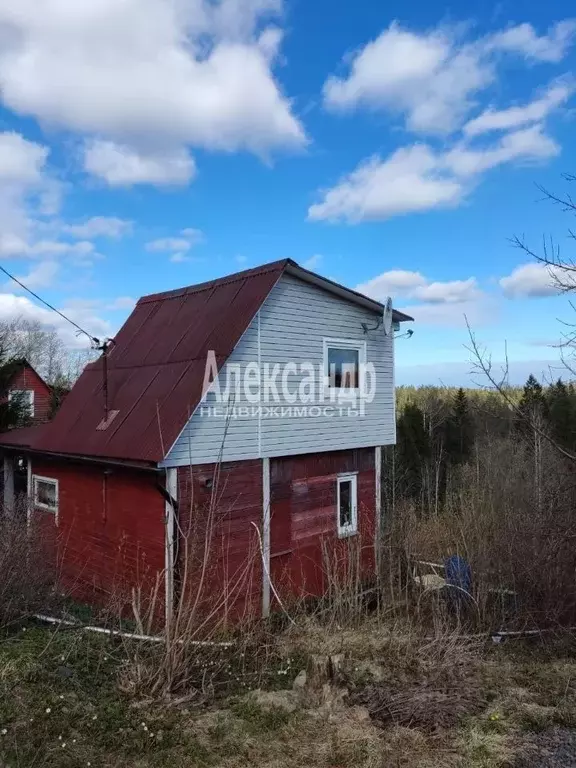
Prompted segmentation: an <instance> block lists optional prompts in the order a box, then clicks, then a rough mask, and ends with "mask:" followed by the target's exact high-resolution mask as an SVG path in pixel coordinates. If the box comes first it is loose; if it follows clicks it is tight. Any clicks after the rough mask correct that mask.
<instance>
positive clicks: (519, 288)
mask: <svg viewBox="0 0 576 768" xmlns="http://www.w3.org/2000/svg"><path fill="white" fill-rule="evenodd" d="M555 276H556V277H562V275H561V274H560V273H559V272H558V270H555V268H554V267H547V266H546V265H545V264H539V263H538V262H531V263H528V264H522V265H520V266H519V267H516V269H514V270H513V271H512V273H511V274H510V275H508V276H507V277H502V278H501V279H500V281H499V282H500V286H501V288H502V290H503V291H504V293H505V295H506V296H508V298H511V299H519V298H542V297H544V296H554V295H556V294H558V293H559V292H560V291H559V288H558V284H557V282H556V280H555Z"/></svg>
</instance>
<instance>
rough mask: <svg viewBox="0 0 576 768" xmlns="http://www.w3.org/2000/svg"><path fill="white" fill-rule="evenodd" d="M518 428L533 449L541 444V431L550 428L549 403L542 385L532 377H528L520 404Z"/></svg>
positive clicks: (517, 420)
mask: <svg viewBox="0 0 576 768" xmlns="http://www.w3.org/2000/svg"><path fill="white" fill-rule="evenodd" d="M518 411H519V413H518V416H517V419H516V427H517V429H518V431H519V432H520V433H521V434H522V435H523V436H524V438H525V439H526V440H527V441H528V443H529V444H530V445H531V447H532V448H533V449H536V446H537V444H539V439H540V438H539V437H538V435H539V434H540V432H539V431H541V430H542V429H546V427H547V426H548V423H549V422H548V415H549V414H548V403H547V402H546V397H545V396H544V389H543V387H542V384H540V382H539V381H538V380H537V379H536V378H535V377H534V376H533V375H532V374H530V376H528V379H527V380H526V384H525V385H524V389H523V391H522V397H521V398H520V404H519V406H518Z"/></svg>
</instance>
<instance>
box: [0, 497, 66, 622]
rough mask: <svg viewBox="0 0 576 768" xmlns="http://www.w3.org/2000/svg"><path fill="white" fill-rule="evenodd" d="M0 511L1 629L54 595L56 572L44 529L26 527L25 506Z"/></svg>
mask: <svg viewBox="0 0 576 768" xmlns="http://www.w3.org/2000/svg"><path fill="white" fill-rule="evenodd" d="M21 513H22V510H18V509H15V510H12V509H11V510H10V515H8V514H1V515H0V629H1V628H2V627H5V626H6V625H8V624H9V623H10V622H12V621H15V620H18V619H21V618H23V617H25V616H28V615H30V614H33V613H35V612H37V611H40V610H46V608H47V606H48V605H49V604H50V602H51V601H52V599H53V596H52V586H53V577H54V572H53V569H52V568H51V567H50V559H49V558H47V557H46V549H45V546H44V544H45V542H44V541H43V539H42V535H41V531H39V530H37V529H35V528H34V527H32V528H30V529H28V528H27V527H26V514H25V510H24V511H23V514H21Z"/></svg>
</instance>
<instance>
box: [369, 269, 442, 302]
mask: <svg viewBox="0 0 576 768" xmlns="http://www.w3.org/2000/svg"><path fill="white" fill-rule="evenodd" d="M427 283H428V281H427V280H426V278H425V277H424V275H422V274H421V273H420V272H410V271H409V270H406V269H391V270H389V271H388V272H383V273H382V274H381V275H378V276H377V277H374V278H372V280H368V281H367V282H365V283H361V284H360V285H357V286H356V290H357V291H360V293H364V294H365V295H366V296H370V297H372V298H373V299H377V300H378V301H382V300H385V299H387V298H388V296H402V297H407V296H410V295H411V294H412V292H413V291H414V289H415V288H419V287H421V286H424V285H427Z"/></svg>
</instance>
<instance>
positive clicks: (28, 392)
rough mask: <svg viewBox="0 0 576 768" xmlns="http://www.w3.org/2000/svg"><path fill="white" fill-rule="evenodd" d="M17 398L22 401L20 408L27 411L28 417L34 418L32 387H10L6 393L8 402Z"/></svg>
mask: <svg viewBox="0 0 576 768" xmlns="http://www.w3.org/2000/svg"><path fill="white" fill-rule="evenodd" d="M15 399H18V400H19V401H20V402H21V403H22V408H23V410H24V411H26V412H27V414H28V416H30V418H31V419H32V418H34V390H33V389H11V390H10V392H9V393H8V402H11V401H12V400H15Z"/></svg>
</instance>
